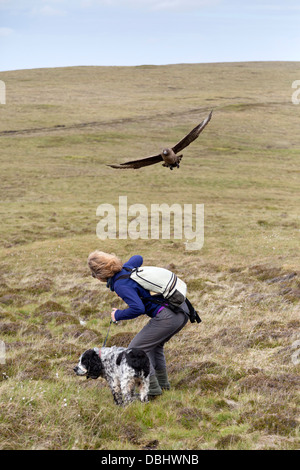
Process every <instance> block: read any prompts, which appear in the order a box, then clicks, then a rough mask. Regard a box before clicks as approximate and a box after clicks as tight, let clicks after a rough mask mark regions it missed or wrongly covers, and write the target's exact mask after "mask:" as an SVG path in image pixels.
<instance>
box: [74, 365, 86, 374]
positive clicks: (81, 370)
mask: <svg viewBox="0 0 300 470" xmlns="http://www.w3.org/2000/svg"><path fill="white" fill-rule="evenodd" d="M73 371H74V372H75V374H76V375H85V374H86V373H87V370H86V369H85V368H83V367H80V366H75V367H74V369H73Z"/></svg>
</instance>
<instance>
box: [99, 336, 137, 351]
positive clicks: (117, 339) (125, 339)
mask: <svg viewBox="0 0 300 470" xmlns="http://www.w3.org/2000/svg"><path fill="white" fill-rule="evenodd" d="M134 337H135V333H117V334H116V335H113V336H111V337H110V338H108V340H107V343H106V346H108V347H111V346H120V347H123V348H127V347H128V345H129V343H130V342H131V340H132V339H133V338H134Z"/></svg>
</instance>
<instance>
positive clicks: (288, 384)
mask: <svg viewBox="0 0 300 470" xmlns="http://www.w3.org/2000/svg"><path fill="white" fill-rule="evenodd" d="M239 387H240V389H241V390H242V391H245V392H247V391H251V390H253V391H257V392H263V393H276V392H280V391H282V392H290V391H294V390H296V389H297V390H298V389H300V376H299V375H293V374H281V375H278V376H274V377H270V376H267V375H265V374H263V373H258V374H255V375H251V376H248V377H245V378H242V379H241V380H239Z"/></svg>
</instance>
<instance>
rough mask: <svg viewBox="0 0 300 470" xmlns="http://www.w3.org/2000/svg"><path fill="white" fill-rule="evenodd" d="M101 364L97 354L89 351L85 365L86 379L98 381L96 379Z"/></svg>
mask: <svg viewBox="0 0 300 470" xmlns="http://www.w3.org/2000/svg"><path fill="white" fill-rule="evenodd" d="M102 369H103V366H102V362H101V359H100V357H99V354H97V353H96V351H94V350H93V349H91V350H90V351H89V361H88V364H87V375H86V377H87V378H88V379H89V378H91V379H98V377H99V376H100V375H101V373H102Z"/></svg>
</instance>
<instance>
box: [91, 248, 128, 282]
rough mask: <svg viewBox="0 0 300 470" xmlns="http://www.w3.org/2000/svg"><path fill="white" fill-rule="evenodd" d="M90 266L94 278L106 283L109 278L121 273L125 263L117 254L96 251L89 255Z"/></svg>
mask: <svg viewBox="0 0 300 470" xmlns="http://www.w3.org/2000/svg"><path fill="white" fill-rule="evenodd" d="M88 266H89V268H90V270H91V272H92V276H93V277H96V278H97V279H99V280H100V281H103V282H105V281H107V279H108V278H109V277H112V276H113V275H114V274H116V273H118V272H119V271H121V269H122V267H123V263H122V261H121V260H120V259H119V258H118V257H117V256H116V255H115V254H108V253H104V252H103V251H98V250H96V251H93V253H91V254H90V255H89V257H88Z"/></svg>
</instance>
